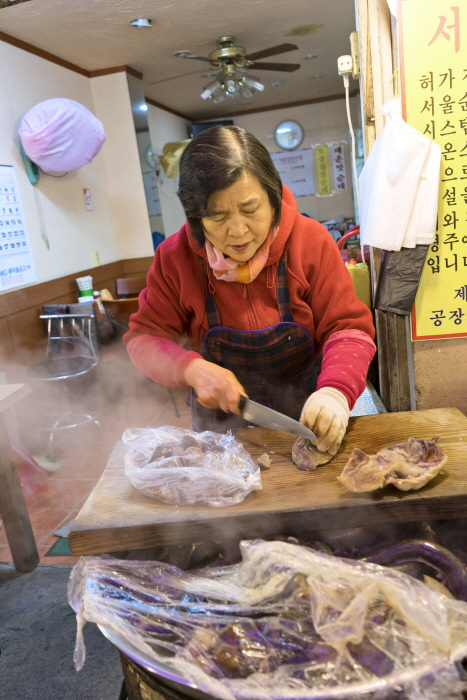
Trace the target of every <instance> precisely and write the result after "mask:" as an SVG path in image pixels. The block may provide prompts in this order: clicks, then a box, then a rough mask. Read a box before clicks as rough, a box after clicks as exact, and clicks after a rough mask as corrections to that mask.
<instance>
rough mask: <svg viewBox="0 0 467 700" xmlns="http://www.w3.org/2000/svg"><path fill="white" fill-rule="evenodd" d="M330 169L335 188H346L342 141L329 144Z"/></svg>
mask: <svg viewBox="0 0 467 700" xmlns="http://www.w3.org/2000/svg"><path fill="white" fill-rule="evenodd" d="M331 158H332V170H333V174H334V186H335V188H336V190H338V191H339V190H346V189H347V170H346V167H345V150H344V144H343V143H337V144H332V145H331Z"/></svg>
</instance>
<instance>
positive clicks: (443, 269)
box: [399, 0, 467, 340]
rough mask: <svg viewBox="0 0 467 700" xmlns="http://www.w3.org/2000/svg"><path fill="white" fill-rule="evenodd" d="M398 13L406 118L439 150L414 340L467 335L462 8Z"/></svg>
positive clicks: (407, 2)
mask: <svg viewBox="0 0 467 700" xmlns="http://www.w3.org/2000/svg"><path fill="white" fill-rule="evenodd" d="M399 8H400V22H399V28H400V37H399V39H400V45H401V63H402V65H401V76H402V77H403V80H402V85H401V87H402V98H403V107H404V110H405V114H404V116H405V118H406V120H407V122H408V123H409V124H410V125H411V126H413V127H415V128H416V129H418V130H419V131H421V132H422V134H425V135H426V136H427V137H428V138H430V139H433V140H434V141H436V142H437V143H439V144H440V146H441V150H442V158H441V173H440V188H439V200H438V223H437V231H436V237H435V241H434V243H433V244H432V245H431V246H430V247H429V250H428V254H427V257H426V261H425V266H424V269H423V273H422V278H421V281H420V286H419V289H418V293H417V297H416V300H415V305H414V311H413V314H412V335H413V339H414V340H424V339H428V338H443V337H444V338H450V337H456V336H467V296H466V293H465V290H466V289H467V59H466V56H467V5H466V4H465V3H460V2H458V3H456V4H454V3H453V0H449V1H447V0H404V1H402V2H400V3H399Z"/></svg>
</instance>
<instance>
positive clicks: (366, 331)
mask: <svg viewBox="0 0 467 700" xmlns="http://www.w3.org/2000/svg"><path fill="white" fill-rule="evenodd" d="M178 195H179V197H180V200H181V202H182V205H183V208H184V210H185V214H186V217H187V222H186V223H185V224H184V226H182V228H181V229H180V231H178V233H176V234H175V235H173V236H170V238H168V239H167V240H165V241H164V242H163V243H162V244H161V245H160V246H159V247H158V249H157V252H156V255H155V259H154V263H153V265H152V267H151V269H150V270H149V273H148V278H147V284H148V286H147V288H146V289H145V290H143V292H141V295H140V297H139V310H138V312H137V313H135V314H133V315H132V316H131V318H130V331H129V332H128V333H127V334H126V336H125V342H126V343H127V348H128V352H129V354H130V357H131V359H132V361H133V363H134V365H135V366H136V367H138V368H139V369H140V370H141V371H142V372H144V373H145V374H146V375H147V376H148V377H150V378H151V379H153V380H154V381H156V382H159V383H161V384H165V385H166V386H172V387H175V386H179V387H191V388H192V418H193V424H194V427H195V428H196V429H199V430H206V429H212V430H217V431H221V432H222V431H223V430H226V429H228V428H231V427H234V426H235V425H240V424H241V423H242V421H243V419H242V418H241V417H240V416H238V415H234V414H238V413H239V402H240V397H241V396H242V395H243V396H249V398H250V399H253V400H254V401H258V402H259V403H262V404H264V405H267V406H270V407H271V408H274V409H275V410H277V411H280V412H282V413H285V414H287V415H288V416H291V417H293V418H296V419H298V418H300V419H301V421H302V422H303V423H305V424H306V425H307V426H308V427H309V428H310V429H311V430H313V432H314V433H315V434H316V436H317V447H318V449H319V450H321V451H328V452H330V453H331V454H335V453H336V452H337V450H338V448H339V445H340V443H341V441H342V438H343V437H344V434H345V431H346V428H347V423H348V418H349V410H350V409H351V408H352V407H353V405H354V403H355V401H356V399H357V398H358V396H359V395H360V394H361V392H362V391H363V389H364V388H365V381H366V375H367V371H368V366H369V363H370V361H371V359H372V357H373V355H374V352H375V346H374V343H373V337H374V329H373V323H372V318H371V313H370V311H369V310H368V308H367V307H366V306H365V305H364V304H363V303H362V302H361V301H359V299H358V298H357V297H356V295H355V292H354V289H353V284H352V280H351V278H350V275H349V273H348V272H347V270H346V267H345V265H344V263H343V262H342V259H341V257H340V253H339V251H338V249H337V247H336V244H335V242H334V241H333V239H332V238H331V236H330V235H329V233H328V231H327V230H326V229H325V228H324V227H323V226H321V225H320V224H319V223H317V222H316V221H313V220H312V219H309V218H306V217H304V216H302V215H301V214H299V213H298V211H297V206H296V203H295V200H294V198H293V196H292V194H291V193H290V191H289V190H288V189H287V187H285V186H284V185H282V183H281V180H280V177H279V175H278V173H277V171H276V169H275V168H274V165H273V163H272V160H271V158H270V156H269V153H268V152H267V150H266V149H265V147H264V146H263V145H262V144H261V143H260V142H259V141H258V140H257V139H256V138H255V137H254V136H253V135H252V134H250V133H249V132H247V131H245V130H244V129H240V128H239V127H234V126H228V127H219V126H216V127H213V128H211V129H209V130H207V131H204V132H202V133H201V134H200V135H199V136H197V137H196V138H195V139H193V141H191V143H190V144H189V145H188V147H187V148H186V150H185V152H184V153H183V156H182V159H181V164H180V185H179V191H178ZM182 339H183V340H184V341H185V342H184V343H182V342H181V340H182ZM186 342H187V343H188V346H189V348H190V349H187V348H186ZM183 345H185V347H184V346H183Z"/></svg>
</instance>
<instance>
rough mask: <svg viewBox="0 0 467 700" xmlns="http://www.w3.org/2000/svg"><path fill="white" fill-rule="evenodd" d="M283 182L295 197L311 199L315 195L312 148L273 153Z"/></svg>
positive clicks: (273, 159)
mask: <svg viewBox="0 0 467 700" xmlns="http://www.w3.org/2000/svg"><path fill="white" fill-rule="evenodd" d="M270 155H271V158H272V161H273V163H274V165H275V166H276V170H277V172H278V173H279V175H280V177H281V180H282V182H283V183H284V185H286V186H287V187H288V188H289V190H290V191H291V192H292V194H293V196H294V197H311V196H312V195H314V193H315V184H314V177H313V161H312V158H311V148H302V149H300V150H298V151H280V152H279V153H271V154H270Z"/></svg>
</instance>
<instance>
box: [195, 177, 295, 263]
mask: <svg viewBox="0 0 467 700" xmlns="http://www.w3.org/2000/svg"><path fill="white" fill-rule="evenodd" d="M297 211H298V210H297V203H296V202H295V199H294V196H293V194H292V192H291V191H290V190H289V188H288V187H286V186H285V185H282V213H281V220H280V223H279V233H278V234H277V236H276V238H275V239H274V241H273V243H272V245H271V248H270V249H269V256H268V259H267V262H266V265H275V264H276V263H277V262H279V260H280V259H281V256H282V253H283V251H284V248H285V244H286V243H287V240H288V238H289V236H290V234H291V232H292V228H293V225H294V221H295V218H296V216H297ZM185 233H186V235H187V238H188V243H189V245H190V248H191V250H193V251H194V252H195V253H196V254H197V255H199V256H200V257H201V258H205V259H206V248H205V247H204V246H203V247H202V248H199V247H198V241H197V240H196V239H195V238H194V237H193V236H192V235H191V231H190V227H189V225H188V222H185Z"/></svg>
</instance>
